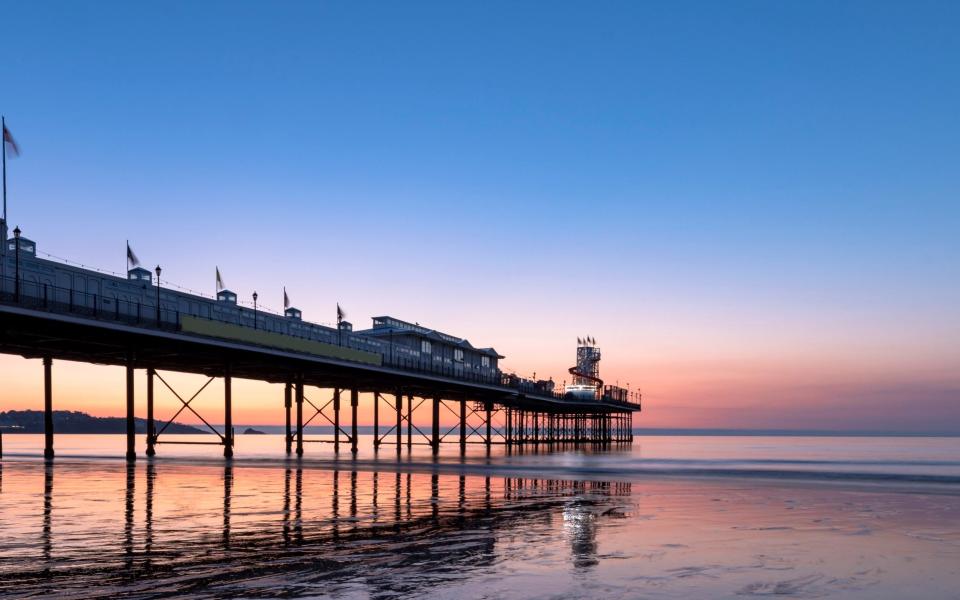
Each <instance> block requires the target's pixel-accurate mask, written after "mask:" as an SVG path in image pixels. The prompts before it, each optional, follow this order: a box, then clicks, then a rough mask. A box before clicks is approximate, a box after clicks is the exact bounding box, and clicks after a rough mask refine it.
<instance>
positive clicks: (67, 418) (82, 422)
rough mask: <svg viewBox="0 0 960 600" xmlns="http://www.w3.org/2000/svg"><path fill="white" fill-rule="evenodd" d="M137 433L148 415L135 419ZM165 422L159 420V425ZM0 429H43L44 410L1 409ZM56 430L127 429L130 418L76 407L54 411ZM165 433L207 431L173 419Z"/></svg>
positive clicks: (80, 431) (90, 431)
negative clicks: (96, 412) (94, 412)
mask: <svg viewBox="0 0 960 600" xmlns="http://www.w3.org/2000/svg"><path fill="white" fill-rule="evenodd" d="M134 426H135V427H136V430H137V433H146V432H147V420H146V419H139V418H137V419H134ZM162 426H163V423H161V422H157V429H158V430H159V429H160V427H162ZM0 431H2V432H4V433H43V411H41V410H8V411H6V412H0ZM53 431H54V432H56V433H126V432H127V420H126V419H125V418H123V417H94V416H91V415H88V414H87V413H83V412H79V411H75V410H55V411H53ZM164 433H179V434H182V433H206V432H205V431H203V430H201V429H197V428H196V427H191V426H189V425H183V424H181V423H171V424H170V426H169V427H167V430H166V431H165V432H164Z"/></svg>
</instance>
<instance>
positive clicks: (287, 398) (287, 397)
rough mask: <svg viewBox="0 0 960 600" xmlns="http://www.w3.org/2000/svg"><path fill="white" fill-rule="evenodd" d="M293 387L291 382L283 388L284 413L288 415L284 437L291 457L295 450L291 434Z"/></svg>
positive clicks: (285, 445)
mask: <svg viewBox="0 0 960 600" xmlns="http://www.w3.org/2000/svg"><path fill="white" fill-rule="evenodd" d="M292 387H293V386H292V385H291V384H290V382H289V381H288V382H287V383H286V384H284V386H283V410H284V413H286V421H285V422H286V428H285V429H284V433H285V435H284V436H283V439H284V447H285V449H286V451H287V455H289V454H290V451H291V450H292V449H293V439H292V438H293V435H292V434H291V432H290V409H291V408H292V406H291V405H292V404H293V398H292V396H293V389H292Z"/></svg>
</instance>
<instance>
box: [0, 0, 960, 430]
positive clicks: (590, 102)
mask: <svg viewBox="0 0 960 600" xmlns="http://www.w3.org/2000/svg"><path fill="white" fill-rule="evenodd" d="M2 14H3V15H4V22H5V23H6V24H7V26H6V27H4V28H3V29H4V33H3V39H4V46H5V48H6V50H7V51H6V53H5V54H6V56H5V58H4V59H3V60H2V61H0V81H2V86H0V111H2V112H3V114H5V115H6V117H7V121H8V124H9V126H10V129H11V131H12V132H13V133H14V135H15V136H16V137H17V139H18V141H19V143H20V145H21V147H22V149H23V156H22V157H20V158H19V159H17V160H16V161H15V162H11V164H10V172H9V177H10V212H11V223H12V224H13V223H17V224H20V225H21V227H22V228H23V229H24V231H25V232H27V233H28V235H30V236H32V237H33V238H35V239H36V240H37V241H38V242H39V245H40V246H39V247H40V250H46V251H48V252H51V253H54V254H57V255H59V256H68V257H71V258H74V259H76V260H82V261H83V262H86V263H88V264H94V265H98V266H102V267H106V268H111V269H115V270H120V269H122V268H123V262H122V261H123V243H124V240H125V239H127V238H129V239H131V242H132V244H133V245H134V248H135V249H136V251H137V253H138V254H139V255H140V257H141V258H142V259H143V260H144V261H145V262H149V263H156V262H160V263H161V264H163V265H164V272H165V275H169V278H170V279H171V280H172V281H175V282H177V283H180V284H182V285H185V286H189V287H193V288H203V289H208V288H212V280H213V277H212V272H213V265H214V264H219V265H220V267H221V270H222V271H223V272H224V276H225V278H226V280H227V283H228V284H229V285H230V286H231V287H233V288H234V289H235V290H236V291H238V292H239V293H240V294H241V296H246V295H248V294H249V292H251V291H252V290H253V289H257V290H258V291H259V292H260V294H261V297H263V298H264V300H265V301H266V304H267V305H268V306H270V305H271V302H270V301H269V300H267V299H268V298H270V297H271V295H272V296H276V298H275V299H274V300H273V302H272V305H273V306H279V297H280V292H279V290H280V288H281V286H283V285H286V286H287V287H288V289H289V290H290V292H291V295H292V296H293V298H294V301H295V302H296V303H298V304H299V305H301V307H302V308H304V310H305V316H306V317H308V318H310V317H313V318H314V319H316V320H320V321H329V320H331V316H330V315H329V314H328V313H331V312H332V311H331V307H332V306H333V304H334V303H335V302H336V301H340V302H341V303H343V304H344V305H345V306H346V307H347V309H348V311H349V312H350V316H351V318H353V320H354V321H356V322H357V323H358V324H360V325H365V324H367V323H368V322H367V321H366V318H367V317H368V316H369V315H373V314H382V313H394V314H396V315H397V316H400V317H402V318H408V319H411V320H418V321H421V322H424V323H427V324H430V325H432V326H435V327H438V328H442V329H446V330H449V331H451V332H452V333H458V334H460V335H465V336H468V337H470V338H471V339H472V340H474V341H475V342H476V343H478V344H483V345H488V344H491V345H495V346H496V347H497V348H498V349H499V350H501V352H503V353H505V354H507V355H508V357H509V358H508V361H507V364H508V365H512V366H513V367H514V368H516V369H517V370H519V371H522V372H524V373H525V374H527V373H528V372H530V371H532V370H535V369H536V370H539V371H540V372H541V373H551V374H554V375H555V376H556V377H557V378H558V379H561V378H562V377H563V374H564V372H565V371H566V367H567V366H569V365H568V364H567V363H568V362H570V360H571V359H570V357H571V355H572V352H573V343H572V341H574V340H575V338H576V337H577V336H578V335H584V334H591V335H593V336H594V337H597V338H598V339H599V340H600V341H601V343H602V344H605V350H606V357H609V358H605V361H606V364H605V368H606V369H609V371H607V372H608V373H612V374H614V376H616V377H618V378H620V377H622V378H623V379H630V380H632V381H634V382H638V383H636V385H642V386H643V389H644V393H645V394H647V395H648V396H649V397H650V398H651V399H652V400H651V402H653V404H652V406H653V407H656V406H657V403H658V402H659V403H660V406H661V407H662V410H660V411H659V415H661V416H659V417H658V416H657V414H658V412H657V411H655V410H653V409H651V414H650V416H649V419H650V420H651V422H653V423H659V422H662V423H663V424H669V425H679V426H684V425H687V424H690V423H692V422H693V421H695V420H696V415H695V414H694V412H695V411H697V410H700V409H701V408H703V402H704V401H703V400H702V397H703V396H704V390H706V389H709V390H712V391H711V395H712V396H713V397H714V401H713V402H714V404H711V405H710V409H711V411H714V410H717V409H718V408H719V410H720V411H721V413H722V412H723V410H725V409H726V410H727V413H723V414H728V415H729V418H730V419H731V420H733V421H734V424H737V423H738V422H739V421H736V419H738V418H740V417H737V416H736V415H737V414H738V413H740V412H741V410H742V408H743V406H742V404H738V402H740V401H741V400H733V399H742V398H744V397H750V398H753V400H751V402H754V405H752V406H754V407H761V408H764V407H767V408H769V409H770V411H771V412H770V415H771V416H770V419H772V420H774V421H776V420H777V419H778V418H781V419H783V420H789V419H791V418H794V417H792V416H790V415H792V413H789V412H786V409H785V407H783V406H781V405H780V404H778V403H777V402H776V401H775V400H771V398H777V397H786V396H790V397H791V398H794V399H796V398H801V399H800V400H798V401H797V402H799V403H801V404H802V403H803V402H804V400H803V398H805V397H804V396H803V393H804V392H803V391H802V389H805V388H802V385H800V384H801V383H803V382H809V381H810V380H811V379H814V380H817V381H820V382H822V383H823V384H824V385H827V386H828V390H827V391H823V390H819V389H818V390H817V391H810V392H807V393H809V394H810V396H809V398H808V399H809V403H810V405H811V406H812V405H815V404H816V403H817V402H824V401H826V400H825V398H834V399H836V398H837V397H839V396H838V394H840V392H838V390H846V391H844V392H843V394H846V395H844V396H843V397H848V396H849V398H851V399H850V400H849V402H850V403H851V406H854V407H855V408H856V409H857V410H863V411H867V410H869V409H868V408H864V407H869V403H870V401H871V400H870V399H871V398H882V399H884V400H883V402H887V401H888V399H889V398H890V396H891V394H893V395H895V396H896V397H898V398H905V400H904V402H907V403H908V404H909V402H908V401H921V402H922V401H923V400H924V399H929V402H930V420H929V423H927V424H926V425H924V424H920V425H918V426H917V427H919V428H922V427H925V426H935V425H936V424H937V423H939V422H942V420H943V419H944V417H946V416H949V417H951V418H952V417H953V416H957V412H956V409H955V408H953V406H955V405H956V404H957V402H956V399H957V397H958V396H957V390H958V389H960V381H958V378H957V372H958V371H960V369H958V367H960V349H958V346H960V344H957V342H956V341H957V340H958V339H960V319H958V316H957V306H960V284H958V280H960V279H958V275H960V273H958V266H957V265H958V264H960V243H958V241H957V238H958V237H960V236H958V235H957V231H958V230H960V228H958V225H960V208H958V204H957V193H958V189H960V169H957V167H956V165H957V164H958V160H957V159H958V158H960V111H958V110H957V106H960V75H958V69H957V64H958V59H960V40H958V37H957V36H956V31H957V28H958V25H960V5H958V4H956V3H952V2H910V3H906V2H904V3H887V2H843V3H836V2H777V3H773V2H726V3H715V2H703V3H700V2H680V3H667V2H658V3H645V2H589V3H588V2H582V3H560V2H551V3H546V2H540V3H534V2H472V3H467V2H436V3H422V2H418V3H387V2H380V3H374V2H340V3H331V2H309V3H306V2H304V3H297V2H285V3H251V2H219V3H218V2H204V3H189V2H170V3H154V4H150V3H119V2H117V3H112V2H98V3H68V2H60V3H58V2H49V3H15V2H4V6H3V10H2ZM271 290H274V291H271ZM208 291H212V290H208ZM691 381H694V382H698V383H697V385H694V384H692V383H690V382H691ZM639 382H642V384H641V383H639ZM798 386H800V387H801V388H802V389H801V391H799V392H798V391H797V389H798ZM831 386H832V387H831ZM720 388H722V390H723V393H717V392H716V391H717V390H718V389H720ZM851 389H853V390H855V391H850V390H851ZM904 390H906V391H904ZM798 394H799V396H798ZM843 394H840V395H843ZM945 397H946V398H948V401H946V402H945V401H944V400H943V399H944V398H945ZM949 399H953V400H952V401H951V400H949ZM838 401H839V400H838ZM877 401H878V402H879V401H880V400H877ZM795 403H796V402H793V401H792V402H791V404H795ZM681 407H690V410H689V411H687V412H684V411H683V410H681ZM781 409H783V410H781ZM818 410H821V412H817V413H811V414H809V415H807V416H809V417H810V418H811V419H814V420H815V419H816V418H818V415H819V417H820V418H821V419H825V418H826V417H824V416H823V415H824V413H823V411H822V409H818ZM903 410H907V409H902V410H901V412H902V411H903ZM671 411H672V412H671ZM778 411H780V412H778ZM944 411H946V412H944ZM853 413H856V410H854V411H853ZM885 414H887V413H885ZM663 415H667V416H663ZM670 415H672V416H670ZM778 415H780V416H778ZM897 415H900V413H899V412H897V411H896V410H893V409H890V411H889V415H888V416H889V417H890V422H891V423H893V422H896V421H897V420H898V418H899V417H898V416H897ZM901 416H902V415H901ZM718 418H721V419H722V418H725V417H722V416H721V417H718ZM657 419H661V421H657ZM851 419H854V417H851ZM854 420H855V419H854ZM824 422H825V421H824ZM776 424H777V423H767V422H764V425H769V426H773V425H776Z"/></svg>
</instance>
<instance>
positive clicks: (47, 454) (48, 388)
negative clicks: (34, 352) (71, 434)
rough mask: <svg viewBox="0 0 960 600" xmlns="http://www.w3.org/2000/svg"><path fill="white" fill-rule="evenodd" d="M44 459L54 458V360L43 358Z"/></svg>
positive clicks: (47, 357)
mask: <svg viewBox="0 0 960 600" xmlns="http://www.w3.org/2000/svg"><path fill="white" fill-rule="evenodd" d="M43 457H44V458H46V459H51V458H53V359H51V358H50V357H49V356H45V357H44V358H43Z"/></svg>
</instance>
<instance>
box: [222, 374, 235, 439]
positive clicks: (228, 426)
mask: <svg viewBox="0 0 960 600" xmlns="http://www.w3.org/2000/svg"><path fill="white" fill-rule="evenodd" d="M223 457H224V458H233V376H232V373H231V372H230V365H227V366H226V367H224V369H223Z"/></svg>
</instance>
